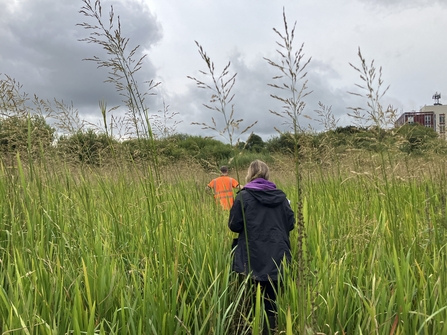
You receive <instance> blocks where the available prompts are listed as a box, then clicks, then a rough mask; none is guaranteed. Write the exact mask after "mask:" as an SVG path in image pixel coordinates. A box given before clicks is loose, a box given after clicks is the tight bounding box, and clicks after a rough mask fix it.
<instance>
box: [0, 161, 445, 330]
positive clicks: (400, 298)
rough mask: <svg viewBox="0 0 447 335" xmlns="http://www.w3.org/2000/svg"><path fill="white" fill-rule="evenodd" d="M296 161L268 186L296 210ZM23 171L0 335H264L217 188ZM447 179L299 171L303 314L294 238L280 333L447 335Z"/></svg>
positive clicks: (8, 192) (168, 173)
mask: <svg viewBox="0 0 447 335" xmlns="http://www.w3.org/2000/svg"><path fill="white" fill-rule="evenodd" d="M287 161H288V160H287V159H278V160H277V163H273V164H272V165H271V166H272V171H271V177H272V180H273V181H274V182H276V183H277V184H278V186H279V187H280V188H282V189H283V190H284V191H285V192H286V193H287V195H288V197H289V199H290V200H291V203H292V206H293V207H294V209H295V210H296V209H297V208H296V207H297V205H296V202H297V190H296V186H295V185H294V181H295V178H294V176H293V167H292V168H290V166H293V164H292V163H290V166H288V165H287ZM289 161H290V160H289ZM17 166H18V168H14V169H11V168H6V167H4V166H2V169H1V170H0V171H1V175H0V218H1V221H0V263H1V268H2V271H1V272H0V315H1V319H0V333H2V334H3V333H6V334H96V333H98V334H166V335H168V334H169V335H171V334H243V333H247V334H248V332H249V331H252V333H253V334H256V333H260V330H261V327H262V324H263V322H262V318H263V314H262V313H261V312H260V309H262V304H260V303H258V304H256V303H255V304H250V302H244V301H243V300H245V299H249V298H250V297H255V296H256V294H253V295H251V294H249V292H248V289H247V287H248V286H247V283H246V282H244V281H241V280H240V278H237V276H236V275H234V274H232V273H231V269H230V264H231V255H230V248H231V239H232V238H233V234H232V233H230V232H229V230H228V228H227V216H228V213H227V212H225V211H223V210H221V209H220V208H219V207H217V206H216V204H215V203H214V201H213V199H212V196H211V195H209V194H207V193H206V192H205V185H206V184H207V183H208V182H209V180H210V179H211V178H213V177H214V176H213V175H211V174H209V173H207V172H205V171H202V170H201V169H200V168H199V167H197V166H191V165H184V166H169V167H167V168H165V169H164V170H162V171H161V173H160V174H161V178H162V181H161V183H160V185H154V182H153V181H152V178H151V177H150V174H149V173H147V171H145V170H144V169H139V168H137V167H136V166H133V167H132V166H131V167H126V168H124V167H122V168H116V167H115V168H113V171H111V170H106V169H104V168H103V169H97V170H90V169H76V171H74V170H72V169H68V168H66V167H63V166H62V165H61V166H59V165H57V164H52V165H48V166H33V165H30V164H21V163H20V162H18V164H17ZM443 166H444V165H443V161H442V160H440V159H434V160H431V161H430V162H425V163H424V164H421V161H419V160H410V159H401V158H395V157H393V158H392V159H389V157H386V158H384V157H383V156H381V155H379V156H367V155H366V156H365V155H358V156H354V155H353V156H352V157H348V158H346V159H341V160H338V161H336V162H332V163H329V162H324V163H322V164H320V165H317V164H313V165H310V164H303V170H302V171H301V173H302V180H303V190H302V192H303V196H304V207H303V212H304V213H303V214H304V221H305V222H304V223H305V227H306V235H307V238H306V244H305V251H306V255H307V256H308V258H309V260H308V263H307V264H308V265H307V267H308V268H307V269H306V283H301V284H302V285H305V290H304V292H306V294H307V299H304V300H303V299H300V297H298V292H300V290H299V289H298V283H297V279H296V278H297V273H298V269H297V266H298V265H297V264H298V262H297V259H296V254H297V232H296V231H293V232H292V235H291V240H292V252H293V255H295V257H294V261H293V262H292V264H290V266H289V267H288V268H287V269H286V276H285V278H284V280H283V285H282V286H281V290H280V292H279V297H278V307H279V315H278V332H283V334H285V333H287V334H297V333H298V325H299V324H300V320H302V319H303V318H305V320H306V324H307V325H308V326H307V328H308V329H309V332H312V331H313V332H314V333H318V332H319V333H322V334H444V333H446V334H447V327H446V326H445V325H444V320H446V319H447V311H446V306H447V303H446V298H447V297H446V295H447V279H446V271H445V266H446V259H445V258H446V256H445V244H446V241H447V236H446V233H445V232H446V228H447V220H446V217H445V208H446V194H447V189H446V186H447V180H446V179H447V178H446V176H445V170H444V168H443ZM232 174H236V173H235V171H233V172H232ZM244 176H245V170H243V169H241V170H240V171H239V179H241V180H240V181H241V183H243V180H242V179H243V177H244ZM302 301H307V306H306V307H305V310H306V311H307V313H306V315H299V314H298V311H300V310H303V309H300V308H299V306H298V304H299V303H300V302H302ZM258 302H259V301H258ZM241 306H245V308H243V307H241ZM251 306H256V308H251ZM250 328H252V329H251V330H250Z"/></svg>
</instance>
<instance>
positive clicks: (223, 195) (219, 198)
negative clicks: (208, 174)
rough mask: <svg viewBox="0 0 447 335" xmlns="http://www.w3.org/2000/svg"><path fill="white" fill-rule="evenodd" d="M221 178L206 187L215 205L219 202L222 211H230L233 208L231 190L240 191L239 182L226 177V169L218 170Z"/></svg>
mask: <svg viewBox="0 0 447 335" xmlns="http://www.w3.org/2000/svg"><path fill="white" fill-rule="evenodd" d="M220 172H221V176H220V177H218V178H215V179H213V180H211V181H210V182H209V184H208V185H207V187H208V188H209V189H211V190H212V191H213V193H214V198H215V199H216V203H219V202H220V205H221V206H222V208H223V209H226V210H228V209H230V208H231V206H233V202H234V195H233V188H237V189H240V185H239V182H238V181H237V180H236V179H234V178H231V177H229V176H228V167H226V166H222V167H221V168H220Z"/></svg>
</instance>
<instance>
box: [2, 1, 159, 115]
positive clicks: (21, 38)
mask: <svg viewBox="0 0 447 335" xmlns="http://www.w3.org/2000/svg"><path fill="white" fill-rule="evenodd" d="M93 2H94V1H93ZM6 3H7V2H6V1H4V0H1V1H0V5H1V7H2V8H6V11H5V10H1V11H0V19H1V24H0V60H1V63H0V73H3V74H6V75H9V76H10V77H12V78H15V79H16V80H17V81H19V82H20V83H21V84H22V85H23V90H24V91H25V92H27V93H29V94H37V95H38V96H39V97H40V98H43V99H50V100H52V99H53V98H56V99H58V100H64V101H65V102H70V101H72V102H73V104H74V106H75V107H76V108H78V109H80V111H81V112H82V110H85V111H86V112H87V113H90V112H91V111H92V110H97V109H98V108H97V106H98V101H99V100H102V99H104V100H106V101H107V102H108V104H109V105H115V104H120V103H121V100H122V99H121V97H120V96H119V95H118V94H117V93H116V91H115V88H114V86H113V85H112V84H106V83H103V81H104V80H105V79H106V78H107V70H106V69H104V68H100V69H97V66H96V64H95V63H93V62H88V61H83V59H85V58H91V57H93V56H98V57H100V58H104V59H105V57H107V55H106V54H105V52H104V51H103V50H102V49H101V47H100V46H99V45H94V44H87V43H86V42H81V41H79V39H82V38H85V37H88V34H89V32H90V31H88V30H86V29H83V28H82V27H80V26H77V24H79V23H82V22H84V21H86V22H88V23H91V24H95V23H96V22H94V21H92V19H91V18H87V17H84V16H83V15H82V14H80V13H79V10H80V9H81V7H82V6H83V5H84V3H83V1H81V0H79V1H75V0H58V1H53V0H40V1H35V0H22V1H18V2H13V5H11V4H10V5H7V4H6ZM8 3H9V2H8ZM110 5H113V6H114V11H115V16H118V15H119V16H120V18H121V25H122V34H123V36H125V37H128V38H130V42H129V48H133V47H135V46H136V45H138V44H139V45H141V49H142V48H143V47H144V48H145V49H148V48H150V47H151V45H153V44H154V43H156V42H157V41H158V40H159V39H160V38H161V29H160V26H159V25H158V23H157V22H156V20H155V18H154V16H153V15H152V14H151V13H150V12H149V11H148V10H147V9H146V8H145V7H144V6H143V5H142V4H141V3H139V2H135V1H127V2H125V3H121V2H116V1H102V16H103V19H104V21H105V23H106V24H107V23H108V18H109V15H108V13H109V9H110ZM129 51H130V49H129ZM135 57H136V58H139V57H141V54H140V55H136V56H135ZM154 76H155V70H154V68H153V66H152V64H150V62H149V60H147V59H146V61H145V64H144V68H143V69H142V71H140V77H139V78H140V79H141V81H143V80H146V79H147V78H153V77H154Z"/></svg>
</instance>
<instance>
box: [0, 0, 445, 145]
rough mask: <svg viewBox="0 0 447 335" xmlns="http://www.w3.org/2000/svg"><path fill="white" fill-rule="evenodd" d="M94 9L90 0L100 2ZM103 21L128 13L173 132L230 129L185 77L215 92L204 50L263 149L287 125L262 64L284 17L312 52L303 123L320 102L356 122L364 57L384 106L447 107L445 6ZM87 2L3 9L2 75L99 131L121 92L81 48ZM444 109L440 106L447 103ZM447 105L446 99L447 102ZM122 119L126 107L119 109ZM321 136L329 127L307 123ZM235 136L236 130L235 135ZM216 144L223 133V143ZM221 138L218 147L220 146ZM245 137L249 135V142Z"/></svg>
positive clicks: (263, 10) (60, 0) (131, 6)
mask: <svg viewBox="0 0 447 335" xmlns="http://www.w3.org/2000/svg"><path fill="white" fill-rule="evenodd" d="M92 1H93V0H92ZM101 4H102V10H103V19H104V22H105V23H107V22H108V12H109V9H110V6H111V5H112V6H113V8H114V12H115V15H116V16H118V15H119V16H120V20H121V29H122V34H123V36H125V37H128V38H129V44H128V47H129V51H130V50H131V49H132V48H134V47H135V46H137V45H140V48H139V49H138V52H139V53H138V54H137V56H138V57H140V56H142V55H143V54H147V57H146V58H145V60H144V63H143V67H142V69H141V70H140V71H139V73H138V79H139V82H140V84H141V90H142V91H144V90H145V88H146V86H145V85H144V83H143V82H144V81H147V80H151V79H153V80H155V81H159V82H161V85H160V86H159V87H157V89H156V90H155V91H154V92H156V93H157V95H156V96H154V97H148V98H147V100H146V104H147V105H148V107H149V108H150V110H151V111H153V112H156V111H158V110H161V109H162V108H163V101H164V103H165V104H167V105H169V111H170V112H171V113H175V114H176V115H175V120H176V121H177V122H180V121H182V122H181V123H179V124H178V126H177V131H178V132H182V133H188V134H195V135H204V136H205V135H210V133H209V132H207V131H204V130H202V129H201V127H199V126H195V125H191V123H192V122H199V123H200V122H204V123H207V124H211V123H212V121H211V120H212V117H214V119H215V120H216V122H217V125H218V128H219V129H220V128H222V122H223V117H222V116H221V115H220V114H218V113H216V112H213V111H210V110H208V109H206V108H205V107H204V106H203V103H208V101H209V99H210V96H211V91H208V90H203V89H199V88H197V86H196V84H195V82H194V81H193V80H191V79H188V76H190V77H195V78H197V79H199V80H203V81H205V82H206V83H211V82H210V81H209V79H210V78H209V77H206V76H204V75H202V74H201V72H200V71H206V70H207V68H206V64H205V62H204V61H203V60H202V59H201V57H200V54H199V52H198V47H197V45H196V43H195V41H197V42H198V43H199V44H200V45H201V46H202V47H203V49H204V50H205V51H206V53H207V55H208V56H209V57H210V58H211V60H212V61H213V62H214V65H215V71H216V73H217V74H220V72H221V71H222V70H223V68H224V67H225V66H226V65H227V63H228V62H231V65H230V68H229V72H230V75H232V74H237V76H236V82H235V85H234V87H233V93H234V94H235V98H234V100H233V101H232V103H234V113H235V115H236V118H238V119H243V120H244V121H243V122H242V127H244V126H246V125H249V124H251V123H253V122H254V121H258V123H257V124H256V125H255V126H254V128H253V129H252V131H254V132H255V133H256V134H258V135H260V136H261V137H262V138H263V139H264V140H267V139H268V138H269V137H271V136H274V135H276V133H275V130H274V127H277V128H280V129H284V128H281V127H283V126H282V122H283V120H282V119H281V118H279V117H277V116H275V115H273V114H271V113H270V112H269V110H275V111H281V103H279V102H278V101H277V100H275V99H272V98H271V97H270V95H271V94H278V93H279V92H277V90H275V89H274V88H272V87H270V86H268V84H269V83H273V82H274V81H273V80H272V77H274V76H276V75H279V73H278V72H277V70H276V69H275V68H273V67H272V66H270V65H269V64H268V63H267V61H266V60H265V58H269V59H272V60H274V61H279V60H280V59H279V55H278V53H277V52H276V49H277V48H278V47H277V44H276V42H277V41H278V40H279V39H278V35H277V34H276V33H275V32H274V31H273V28H276V29H277V30H278V31H280V32H284V22H283V16H282V14H283V8H284V9H285V13H286V16H287V21H288V24H289V29H291V27H292V26H293V24H294V23H295V22H296V29H295V39H294V45H293V47H294V50H298V49H299V48H300V46H301V45H302V44H303V43H304V49H303V53H304V55H305V56H304V59H303V60H304V61H306V60H307V59H309V58H311V61H310V63H309V65H308V67H307V72H308V74H307V79H308V84H307V85H308V87H309V91H312V93H311V94H310V95H309V96H307V97H306V98H305V99H304V102H305V103H306V107H305V110H304V114H306V115H309V116H311V117H312V116H315V115H314V110H315V109H318V103H319V102H321V103H323V104H324V105H326V106H328V107H329V106H330V107H331V110H332V112H333V114H334V116H335V117H336V118H337V119H339V121H338V122H339V123H338V125H340V126H346V125H349V124H352V123H353V120H352V119H351V118H350V117H349V116H348V115H347V114H348V112H349V109H348V107H357V106H359V105H361V104H362V103H363V101H360V100H359V99H357V98H355V97H354V96H352V95H350V94H348V91H349V92H360V91H359V89H358V88H357V87H356V85H355V84H361V83H362V82H361V80H360V78H359V75H358V73H357V72H356V71H355V70H353V68H352V67H351V66H350V65H349V63H352V64H353V65H355V66H358V67H359V66H360V60H359V57H358V55H357V52H358V49H359V48H360V49H361V52H362V54H363V56H364V58H365V59H366V61H367V63H368V64H369V63H370V62H371V61H372V60H374V64H375V65H376V67H377V68H378V67H380V66H381V67H382V73H383V75H382V79H383V81H384V87H386V86H388V85H390V89H389V91H388V92H387V94H386V95H385V96H384V98H383V100H382V104H383V105H388V104H392V105H393V107H394V108H396V109H397V110H398V112H399V113H401V112H402V111H411V110H418V109H419V108H420V107H422V106H423V105H430V104H433V102H434V101H433V99H432V96H433V94H434V93H435V92H439V93H441V94H443V93H445V94H446V98H447V81H446V80H445V78H444V77H445V76H446V75H447V62H445V59H444V55H445V54H447V43H446V42H445V40H444V38H445V37H444V34H445V32H446V31H447V20H446V19H445V18H446V17H447V1H445V0H442V1H436V0H433V1H426V0H300V1H296V0H269V1H267V0H225V1H221V0H214V1H209V0H189V1H185V0H121V1H120V0H114V1H111V0H102V1H101ZM83 5H84V3H83V1H82V0H0V8H2V10H0V73H1V74H2V75H1V78H0V79H4V76H5V75H8V76H10V77H12V78H14V79H15V80H17V81H18V82H20V83H21V84H22V85H23V89H22V90H23V91H24V92H26V93H28V94H30V95H33V94H36V95H38V96H39V97H40V98H43V99H50V100H52V99H54V98H56V99H58V100H60V101H61V100H62V101H64V102H65V103H67V104H71V103H72V104H73V106H74V107H75V108H76V109H77V110H78V111H79V113H80V115H81V116H82V117H83V118H85V119H87V120H89V121H92V122H97V121H98V120H100V112H99V107H98V101H99V100H105V101H106V102H107V104H108V106H109V107H110V106H115V105H122V101H121V100H122V98H121V97H120V95H119V94H117V92H116V90H115V87H114V86H113V85H112V84H110V83H104V82H103V81H104V80H105V79H106V78H107V71H106V69H104V68H99V69H98V68H97V66H96V64H95V63H94V62H91V61H85V60H83V59H85V58H89V57H93V56H99V57H101V58H104V59H105V57H106V55H105V53H104V51H103V50H102V49H101V47H100V46H99V45H96V44H89V43H86V42H81V41H79V39H82V38H86V37H88V36H89V31H88V30H85V29H83V28H82V27H81V26H79V25H77V24H79V23H82V22H88V23H90V24H96V22H95V21H94V20H92V19H90V18H87V17H84V16H83V15H81V14H80V13H79V11H80V10H81V7H82V6H83ZM441 103H443V99H442V98H441ZM446 103H447V102H446ZM115 113H122V109H120V110H117V111H115ZM300 123H301V125H302V126H303V127H306V126H307V124H309V123H310V124H311V126H312V127H313V128H315V129H317V130H318V129H321V126H320V125H319V124H318V123H317V122H315V121H311V120H310V119H308V118H301V119H300ZM236 135H237V132H236ZM217 138H219V136H217ZM221 139H222V138H221ZM242 139H244V137H243V136H242Z"/></svg>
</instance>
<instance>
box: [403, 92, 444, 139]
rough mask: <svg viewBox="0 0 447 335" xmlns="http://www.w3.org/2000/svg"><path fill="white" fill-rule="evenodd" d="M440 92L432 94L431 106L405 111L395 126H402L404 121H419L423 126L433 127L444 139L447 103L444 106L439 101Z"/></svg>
mask: <svg viewBox="0 0 447 335" xmlns="http://www.w3.org/2000/svg"><path fill="white" fill-rule="evenodd" d="M440 98H441V94H438V93H436V94H435V95H433V99H435V104H434V105H431V106H424V107H422V108H421V109H420V111H419V112H416V111H412V112H405V113H403V114H402V115H401V116H400V117H399V118H398V119H397V121H396V123H395V125H396V126H397V127H399V126H403V125H404V124H406V123H419V124H421V125H423V126H425V127H430V128H432V129H434V130H435V131H436V132H437V133H438V134H439V137H440V138H443V139H446V134H445V116H446V114H447V105H446V106H444V105H442V104H440V103H439V99H440Z"/></svg>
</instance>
